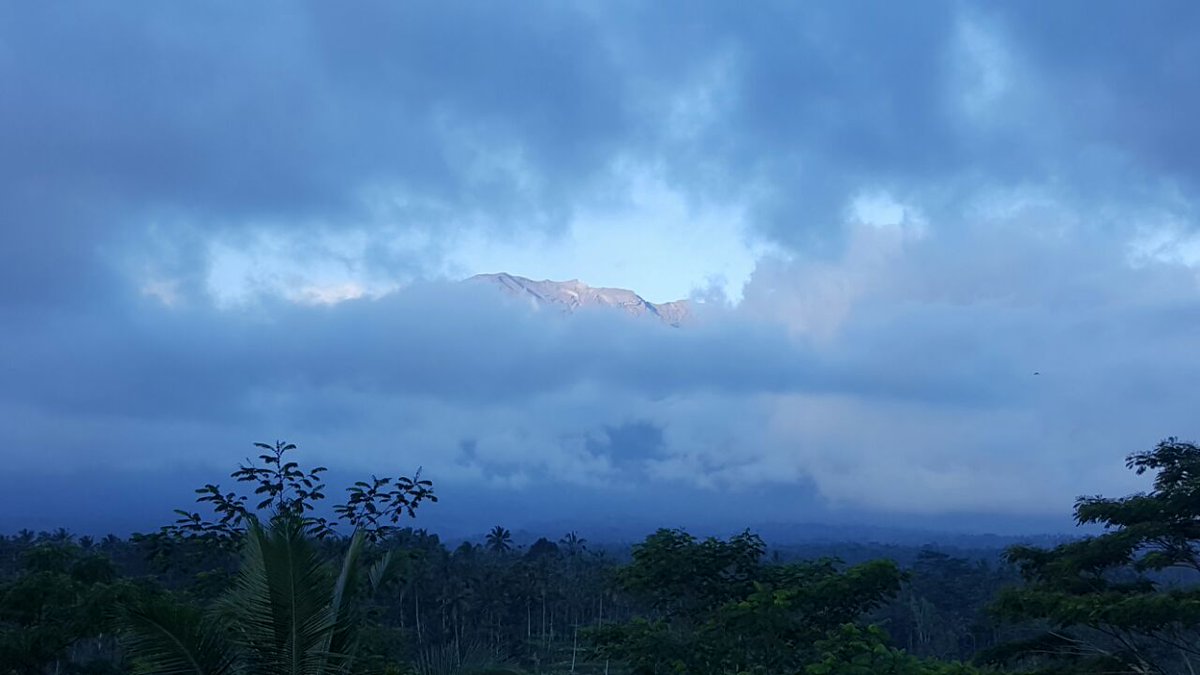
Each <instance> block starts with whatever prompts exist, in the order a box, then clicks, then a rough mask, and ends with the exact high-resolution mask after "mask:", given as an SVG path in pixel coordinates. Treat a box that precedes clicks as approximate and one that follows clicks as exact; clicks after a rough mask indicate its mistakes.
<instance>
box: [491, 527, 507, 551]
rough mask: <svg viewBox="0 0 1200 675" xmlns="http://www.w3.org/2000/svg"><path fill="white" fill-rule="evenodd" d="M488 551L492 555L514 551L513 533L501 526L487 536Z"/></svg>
mask: <svg viewBox="0 0 1200 675" xmlns="http://www.w3.org/2000/svg"><path fill="white" fill-rule="evenodd" d="M487 549H488V550H489V551H491V552H492V553H507V552H509V551H511V550H512V533H511V532H509V531H508V530H507V529H505V528H503V527H500V526H499V525H497V526H495V527H493V528H492V531H491V532H488V535H487Z"/></svg>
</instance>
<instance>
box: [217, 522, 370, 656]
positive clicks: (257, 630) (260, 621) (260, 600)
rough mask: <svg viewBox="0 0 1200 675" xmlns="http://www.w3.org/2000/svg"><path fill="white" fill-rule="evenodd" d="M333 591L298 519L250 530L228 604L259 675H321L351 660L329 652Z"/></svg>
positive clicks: (334, 620) (259, 526) (253, 525)
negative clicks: (240, 566) (234, 615)
mask: <svg viewBox="0 0 1200 675" xmlns="http://www.w3.org/2000/svg"><path fill="white" fill-rule="evenodd" d="M331 599H332V588H331V587H330V584H329V578H328V575H327V574H326V571H325V568H324V566H323V565H322V564H321V561H320V558H319V556H318V555H317V552H316V551H315V549H314V548H313V546H312V544H311V543H310V542H309V541H308V540H307V539H306V537H305V533H304V528H303V525H302V524H301V523H300V522H298V519H289V518H278V519H275V521H273V522H272V523H271V525H270V526H269V528H266V529H264V528H263V527H262V526H261V525H260V524H259V523H252V524H251V526H250V528H249V530H248V531H247V536H246V544H245V548H244V551H243V562H242V569H241V572H240V573H239V575H238V578H237V581H236V583H235V585H234V588H233V589H232V591H231V595H230V596H229V598H228V600H227V602H228V603H229V605H230V607H231V608H232V609H233V611H234V612H235V613H236V615H237V616H238V621H237V625H238V627H239V630H240V636H239V638H240V639H239V641H240V642H242V643H243V644H244V646H245V648H246V656H247V661H248V662H249V665H250V671H251V672H253V673H255V674H256V675H259V674H261V675H322V674H323V673H328V672H336V671H331V670H330V667H331V666H334V667H336V666H337V665H338V664H340V663H343V662H344V661H345V660H346V658H347V657H346V655H345V654H341V653H336V652H332V651H330V641H331V634H332V633H333V631H334V628H335V626H336V616H335V613H334V609H333V606H332V603H331Z"/></svg>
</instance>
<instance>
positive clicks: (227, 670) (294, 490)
mask: <svg viewBox="0 0 1200 675" xmlns="http://www.w3.org/2000/svg"><path fill="white" fill-rule="evenodd" d="M255 445H256V446H257V447H259V448H262V449H265V450H267V451H268V452H266V453H264V454H262V455H260V460H262V462H263V464H264V465H265V466H261V467H260V466H254V465H243V466H241V467H240V468H239V469H238V471H236V472H234V474H233V476H234V477H235V478H237V480H238V481H239V482H251V483H256V484H257V488H256V489H255V490H254V494H256V495H259V497H260V498H261V501H259V502H258V503H257V507H256V508H255V509H253V510H252V509H250V508H248V507H247V506H246V503H247V501H248V498H247V497H246V496H244V495H238V494H236V493H233V492H230V493H222V492H221V491H220V489H219V488H218V487H217V486H215V485H207V486H205V487H204V488H201V489H200V490H197V492H198V493H199V494H200V495H201V496H200V498H199V499H198V501H200V502H208V503H210V504H212V505H213V508H214V511H215V513H216V520H215V521H209V520H205V519H203V518H202V517H201V516H200V515H199V514H195V513H188V512H186V511H180V512H179V513H180V514H181V518H180V520H179V521H178V522H177V523H176V525H175V526H173V527H168V528H164V532H163V536H165V537H175V538H183V539H187V538H202V539H205V540H216V541H218V542H222V541H232V540H238V541H240V546H241V549H242V554H241V566H240V569H239V571H238V573H237V576H236V578H235V580H234V583H233V587H232V588H231V589H230V590H229V591H228V592H227V593H225V594H224V595H222V596H221V597H220V598H219V599H218V600H217V601H216V602H214V603H213V604H211V605H210V606H209V607H207V608H203V609H201V608H197V607H193V606H190V605H187V604H180V603H179V602H175V601H172V600H170V599H169V598H158V599H156V600H154V601H150V602H140V603H133V604H131V605H129V606H127V607H126V611H125V612H124V618H123V626H124V634H125V636H126V643H127V649H128V651H129V653H130V654H131V655H132V657H133V658H134V660H135V662H136V663H137V664H138V665H139V667H140V668H142V669H143V670H144V671H148V672H154V673H163V674H166V673H190V674H192V675H240V674H243V673H245V674H250V673H254V674H258V673H270V674H279V675H285V674H287V675H300V674H301V673H303V674H306V675H325V674H326V673H351V672H356V671H357V670H358V669H360V668H361V666H362V661H361V659H357V638H358V629H359V627H360V623H361V618H362V617H361V613H360V612H359V611H358V603H357V602H356V600H357V595H358V593H359V587H360V583H359V582H360V579H365V580H366V582H368V583H369V586H370V588H371V589H375V590H377V589H378V588H379V587H381V586H382V585H383V584H384V583H385V582H386V580H387V578H388V577H389V576H390V575H391V573H392V572H393V571H394V569H395V567H396V561H397V558H396V557H393V556H392V554H391V552H387V553H384V554H382V555H381V556H379V558H378V560H377V561H376V562H375V563H374V564H373V565H370V566H369V567H368V566H366V565H365V564H364V555H365V553H366V551H365V548H366V547H367V546H368V545H370V544H371V543H372V542H376V541H379V540H380V539H381V538H382V537H383V536H384V535H385V534H389V533H392V532H393V531H395V530H396V528H395V526H394V523H396V522H397V521H398V520H399V518H400V516H401V515H402V514H407V515H409V516H414V515H415V509H416V508H417V506H419V505H420V504H421V503H422V502H424V501H426V500H428V501H436V497H435V496H434V495H433V491H432V484H431V483H430V482H429V481H427V480H421V479H420V475H419V473H420V472H418V474H417V476H415V477H413V478H411V479H409V478H400V479H397V480H396V481H395V482H392V481H391V479H387V478H383V479H380V478H376V477H374V476H372V478H371V480H370V481H369V482H368V481H359V482H358V483H355V485H353V486H351V487H350V488H348V489H347V492H349V498H348V499H347V501H346V503H345V504H344V505H342V506H339V507H335V512H336V513H337V518H338V520H341V521H343V522H345V523H347V524H349V525H350V526H351V527H352V528H353V534H352V535H351V537H350V539H349V543H348V546H347V547H346V549H345V552H344V554H343V555H342V557H341V561H340V564H339V565H338V566H337V568H336V573H335V570H330V569H329V567H328V566H327V564H326V561H325V559H324V558H323V556H322V550H321V547H319V546H318V544H319V543H320V541H321V540H322V539H326V538H329V537H332V536H335V535H336V531H335V529H334V524H333V523H331V522H330V521H328V520H326V519H325V518H323V517H317V516H314V515H312V512H313V511H314V510H315V509H314V504H315V502H318V501H320V500H322V499H324V496H325V495H324V493H323V492H322V490H323V489H324V487H325V486H324V484H323V483H321V482H320V474H321V472H322V471H324V469H323V468H321V467H318V468H317V469H313V470H311V471H305V470H303V469H301V468H300V467H299V464H298V463H296V462H294V461H286V460H285V454H286V453H287V452H289V451H291V450H294V449H295V447H296V446H295V445H292V444H290V443H283V442H277V443H276V444H275V445H274V446H270V445H267V444H265V443H256V444H255ZM263 509H266V510H267V513H266V515H267V518H266V521H265V522H263V521H262V520H260V518H259V516H258V512H259V511H261V510H263Z"/></svg>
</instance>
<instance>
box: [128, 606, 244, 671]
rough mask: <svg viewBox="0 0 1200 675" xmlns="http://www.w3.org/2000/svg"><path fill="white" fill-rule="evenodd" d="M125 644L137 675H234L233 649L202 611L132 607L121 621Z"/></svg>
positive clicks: (165, 607)
mask: <svg viewBox="0 0 1200 675" xmlns="http://www.w3.org/2000/svg"><path fill="white" fill-rule="evenodd" d="M119 622H120V626H121V629H122V632H123V634H124V637H123V640H122V643H123V645H124V647H125V649H126V650H127V652H128V653H129V654H130V655H131V656H132V657H133V661H134V663H135V666H136V669H137V672H139V673H146V674H148V675H150V674H152V675H233V673H234V672H235V663H236V658H235V652H234V648H233V645H232V644H230V642H229V640H228V639H227V637H226V636H225V634H224V633H222V632H221V631H220V630H219V629H218V628H217V626H216V625H215V624H214V623H213V622H211V621H208V620H206V619H205V618H204V616H203V615H202V614H201V613H200V611H199V610H197V609H195V608H193V607H188V606H186V605H180V604H176V603H171V602H168V601H164V600H159V601H154V602H148V603H143V604H141V605H137V606H132V607H128V608H126V609H125V611H124V612H122V614H121V616H120V618H119Z"/></svg>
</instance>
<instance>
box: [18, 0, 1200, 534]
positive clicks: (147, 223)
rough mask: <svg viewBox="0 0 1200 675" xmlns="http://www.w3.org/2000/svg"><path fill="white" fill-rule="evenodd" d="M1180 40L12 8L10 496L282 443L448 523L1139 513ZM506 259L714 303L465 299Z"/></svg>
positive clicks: (1186, 364) (461, 15) (1170, 412)
mask: <svg viewBox="0 0 1200 675" xmlns="http://www.w3.org/2000/svg"><path fill="white" fill-rule="evenodd" d="M1196 11H1197V10H1196V9H1195V8H1193V7H1192V6H1191V5H1189V4H1184V3H1179V4H1170V3H1168V4H1160V5H1156V6H1155V7H1136V8H1134V7H1125V6H1122V5H1118V4H1116V3H1112V4H1106V3H1102V4H1100V5H1096V4H1095V3H1089V4H1086V5H1085V4H1081V3H1080V4H1076V3H1056V4H1055V5H1054V6H1051V7H1035V6H1033V5H1011V6H1007V7H990V6H983V5H976V4H972V3H927V4H922V5H920V6H919V7H908V6H904V7H901V6H897V7H894V8H889V7H878V6H874V5H868V4H861V5H860V4H857V3H838V4H836V5H835V4H826V5H821V4H811V3H810V4H806V5H802V6H795V5H792V4H788V3H780V4H777V5H775V4H768V5H763V6H761V7H759V8H757V9H756V11H753V12H749V11H745V9H744V8H742V9H735V8H734V7H733V6H731V5H726V4H722V3H701V4H696V3H687V4H672V3H666V4H664V3H628V4H621V5H608V6H595V5H587V4H562V3H547V4H545V5H531V6H528V7H525V8H522V9H521V10H520V11H513V10H511V9H508V8H506V9H505V10H500V9H499V8H490V7H486V6H475V5H459V6H451V7H445V6H435V5H434V4H432V3H431V4H421V3H417V4H409V5H404V6H396V5H393V4H390V3H377V4H371V3H368V4H365V5H362V6H360V7H359V8H358V10H357V11H356V12H354V13H348V12H337V13H333V12H330V11H329V10H328V8H325V7H322V6H321V5H320V4H318V3H313V4H304V3H301V4H299V5H296V4H286V5H284V4H279V5H272V4H267V5H259V6H255V7H243V6H234V5H232V4H229V5H221V4H218V5H210V6H205V7H189V8H185V7H177V6H164V5H161V4H156V3H144V4H139V3H130V4H127V5H123V6H122V7H121V8H118V9H116V10H113V9H111V8H106V11H103V12H101V11H100V10H99V9H98V8H91V9H88V8H80V9H79V11H77V12H75V13H72V14H70V15H66V14H63V13H61V12H57V11H55V10H53V9H51V8H46V7H17V6H11V7H7V8H4V9H0V26H2V28H0V81H4V82H5V83H7V84H6V91H7V92H8V94H7V95H6V99H7V100H8V101H9V104H8V105H4V106H0V147H3V148H5V149H6V150H5V152H4V153H3V154H2V156H0V218H2V219H3V220H2V222H0V320H2V321H3V325H4V327H5V329H4V331H3V332H2V333H0V373H3V377H0V419H3V420H5V421H6V423H5V424H4V425H2V427H0V448H3V450H0V452H2V453H3V454H4V463H5V466H6V467H7V468H9V471H8V473H9V475H10V479H9V482H8V483H6V484H5V485H6V487H7V488H8V489H7V490H6V492H7V496H6V497H5V498H4V499H5V500H6V501H5V502H4V503H3V504H2V505H3V506H4V509H3V510H4V511H5V512H7V513H16V514H19V515H22V516H26V515H28V514H32V513H33V512H34V511H36V510H37V509H38V508H39V507H38V506H37V504H38V503H39V502H38V499H39V496H40V495H44V494H45V492H46V490H47V489H49V488H48V487H47V486H49V485H51V484H53V482H54V481H76V482H77V483H72V484H80V485H88V484H91V485H93V487H91V488H80V489H81V490H83V491H84V492H85V493H86V492H87V490H92V491H93V492H95V493H96V494H99V493H100V492H104V493H105V494H110V493H112V492H114V491H113V490H108V491H107V492H105V491H104V490H102V489H101V488H100V487H96V486H98V485H100V484H105V485H109V486H113V485H126V484H131V483H136V482H137V481H139V480H142V478H139V477H152V478H153V479H154V480H156V481H164V480H167V479H166V478H164V477H165V476H166V477H170V478H169V481H168V482H171V481H179V482H180V483H183V484H190V483H192V482H196V483H202V482H206V481H208V480H213V479H215V478H216V477H218V476H220V475H221V473H222V472H224V471H225V470H227V469H229V468H231V465H232V463H233V462H236V461H237V460H238V459H240V458H241V457H243V456H244V455H245V454H246V451H247V447H248V444H249V442H250V441H253V440H258V439H270V438H273V437H275V436H286V437H287V438H288V439H290V440H294V441H297V442H299V443H300V444H301V446H302V448H304V449H305V450H306V452H311V453H312V455H311V456H312V457H313V459H314V460H316V461H322V462H327V463H329V464H331V465H333V466H335V468H336V469H337V470H338V471H345V472H347V473H350V472H355V471H359V472H361V471H382V472H387V471H391V470H393V469H392V468H391V467H397V468H398V469H399V470H404V471H408V470H411V469H412V468H415V466H417V465H424V466H425V470H426V472H427V475H430V476H431V477H433V478H435V479H436V480H438V481H439V482H440V483H441V484H443V485H445V486H446V490H447V491H448V493H449V494H450V495H453V496H455V497H456V498H458V499H459V500H460V503H461V504H463V505H464V506H463V507H461V508H460V511H459V514H460V516H461V520H462V522H463V523H468V524H467V525H464V527H476V526H480V527H482V526H483V525H485V524H486V523H485V522H484V521H485V520H486V519H487V518H490V517H491V515H492V514H493V513H494V512H495V509H496V508H497V506H496V505H504V504H508V505H509V507H510V508H511V510H512V511H513V513H512V515H511V518H512V522H513V524H519V521H521V520H522V519H524V520H525V521H526V522H533V521H536V520H537V519H538V517H539V516H538V514H541V513H546V512H548V511H558V512H561V513H563V514H570V513H577V514H590V515H591V516H593V517H599V516H598V515H597V514H600V513H603V516H604V518H620V517H624V516H626V515H630V514H641V515H645V514H661V516H662V518H663V519H664V520H671V521H688V522H705V521H706V520H719V519H725V520H729V521H733V520H737V519H741V520H743V521H768V520H772V521H798V520H813V519H818V520H819V519H822V518H834V517H839V514H841V515H843V516H846V517H849V516H848V515H847V514H867V515H863V517H868V516H869V515H870V514H876V515H880V514H882V515H886V516H887V517H890V518H909V517H911V518H914V519H917V518H926V517H927V518H934V517H945V516H947V515H953V514H962V515H964V517H965V515H969V514H998V515H1003V516H1012V517H1030V518H1032V517H1043V516H1049V515H1054V514H1066V513H1067V512H1068V511H1069V508H1070V503H1071V500H1072V499H1073V498H1074V497H1075V496H1076V495H1077V494H1082V493H1094V492H1110V493H1112V492H1124V491H1129V490H1133V489H1137V488H1138V487H1139V485H1140V482H1139V481H1137V480H1135V479H1133V478H1132V477H1130V476H1128V475H1127V474H1126V472H1125V471H1124V470H1123V468H1122V466H1121V458H1122V457H1123V456H1124V455H1125V454H1126V453H1128V452H1131V451H1134V450H1138V449H1144V448H1147V447H1150V446H1151V445H1152V444H1153V443H1154V442H1156V441H1157V440H1159V439H1160V438H1161V437H1164V436H1166V435H1172V434H1177V435H1181V436H1184V437H1188V436H1189V435H1193V434H1194V433H1195V431H1194V422H1193V421H1192V420H1193V417H1194V415H1193V414H1192V406H1191V404H1190V390H1191V382H1193V381H1194V376H1195V375H1196V371H1197V370H1198V369H1200V358H1198V357H1197V356H1196V350H1195V348H1194V345H1195V336H1196V334H1197V329H1198V328H1200V323H1198V320H1200V303H1198V302H1197V291H1198V281H1200V277H1198V276H1197V265H1200V238H1198V236H1197V233H1196V206H1197V189H1198V187H1200V183H1198V179H1200V160H1197V157H1200V152H1197V149H1198V147H1200V136H1198V135H1197V134H1196V132H1195V131H1194V125H1193V124H1192V122H1191V121H1192V120H1194V119H1196V118H1197V117H1198V116H1200V94H1197V92H1200V86H1197V85H1200V82H1197V81H1196V80H1197V78H1198V77H1200V75H1198V74H1197V71H1196V69H1194V68H1192V67H1191V64H1192V63H1195V62H1196V60H1197V58H1200V53H1197V52H1198V51H1200V43H1197V42H1196V41H1195V40H1194V39H1193V38H1192V37H1191V34H1190V32H1189V30H1188V27H1189V26H1190V25H1194V21H1193V20H1194V19H1195V18H1197V17H1193V16H1191V15H1192V14H1195V13H1196ZM1118 26H1119V27H1120V28H1121V30H1114V28H1115V27H1118ZM510 263H511V264H512V265H514V266H515V267H508V265H509V264H510ZM572 268H577V269H579V270H580V271H579V272H578V273H575V274H570V273H569V272H568V271H567V270H569V269H572ZM500 269H504V270H505V271H510V272H514V273H518V274H525V275H527V276H528V275H538V274H544V275H557V276H561V277H568V276H578V277H579V278H582V279H583V280H584V281H586V282H589V283H592V284H594V285H605V284H607V285H618V286H628V287H633V288H634V290H637V291H640V292H643V293H645V294H647V296H648V297H650V298H651V299H652V300H656V301H664V300H671V299H673V298H672V297H656V296H661V295H665V294H668V293H681V292H690V293H691V294H692V295H693V296H694V297H695V298H696V299H697V301H701V300H703V301H704V302H703V304H702V305H701V307H702V310H701V311H700V319H699V320H698V322H697V323H696V325H694V326H691V327H689V328H687V329H683V330H672V329H669V328H665V327H663V326H659V325H655V324H651V323H647V322H639V321H634V320H630V319H629V318H628V317H624V316H621V315H617V314H609V313H604V312H584V313H581V314H578V315H575V316H572V317H568V318H563V317H558V316H550V315H548V314H546V313H538V312H531V311H529V310H528V308H524V307H522V306H519V305H514V304H512V303H508V302H506V301H505V300H504V299H503V298H502V297H500V296H499V295H498V294H496V293H493V292H491V291H490V289H479V288H474V287H466V286H462V285H459V284H457V283H455V282H454V281H453V280H454V279H457V278H460V277H463V276H467V275H469V274H472V273H476V272H486V271H498V270H500ZM590 275H594V276H596V277H601V278H592V276H590ZM622 279H626V280H627V281H622ZM11 476H17V477H23V478H21V479H14V478H11ZM81 476H85V477H86V479H84V478H80V477H81ZM79 481H83V482H79ZM89 482H90V483H89ZM97 490H98V491H99V492H96V491H97ZM153 492H154V490H147V492H146V494H147V495H150V494H151V493H153ZM161 492H165V490H162V491H161ZM178 494H179V496H180V497H182V498H186V496H187V493H186V492H185V491H183V492H179V493H178ZM105 499H111V500H112V501H110V502H109V503H111V504H113V506H112V508H111V509H110V511H111V513H108V514H106V515H107V516H111V518H114V519H117V518H126V517H128V518H130V519H132V520H136V518H134V517H133V516H131V515H129V514H132V513H135V512H137V511H138V510H139V508H140V509H141V510H142V511H145V510H146V508H148V507H146V506H145V505H144V504H143V506H142V507H138V506H137V504H138V502H137V500H136V499H133V500H131V499H128V498H116V497H111V496H110V497H105ZM147 499H149V496H148V497H147ZM155 499H156V500H158V501H155V502H154V504H155V506H154V508H158V504H160V503H161V502H162V501H164V500H165V499H166V497H165V496H164V497H162V498H161V499H160V498H159V497H155ZM63 500H65V501H64V503H66V504H68V505H73V504H74V501H72V500H86V495H75V496H71V497H64V498H63ZM452 502H453V500H452V499H450V500H448V502H447V503H448V504H449V503H452ZM147 503H149V502H147ZM467 504H470V505H472V506H471V507H470V508H467V507H466V506H465V505H467ZM484 504H488V505H491V506H484ZM439 506H440V505H439ZM448 508H450V510H453V507H448ZM472 509H474V510H472ZM62 511H63V513H68V512H69V511H70V509H69V508H64V509H63V510H62ZM164 513H165V514H166V515H165V516H164V517H169V513H167V512H165V511H164ZM141 515H144V516H145V517H146V519H147V520H150V521H151V522H150V523H148V524H149V525H151V526H152V525H154V524H156V523H157V522H158V521H157V520H154V518H155V517H156V516H153V514H145V513H143V514H141ZM30 517H31V516H30ZM580 517H582V515H581V516H580ZM855 517H857V516H855ZM12 520H13V522H12V523H0V525H7V526H13V527H15V526H20V524H21V522H19V521H20V520H21V519H20V518H13V519H12ZM132 520H130V522H132Z"/></svg>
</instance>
